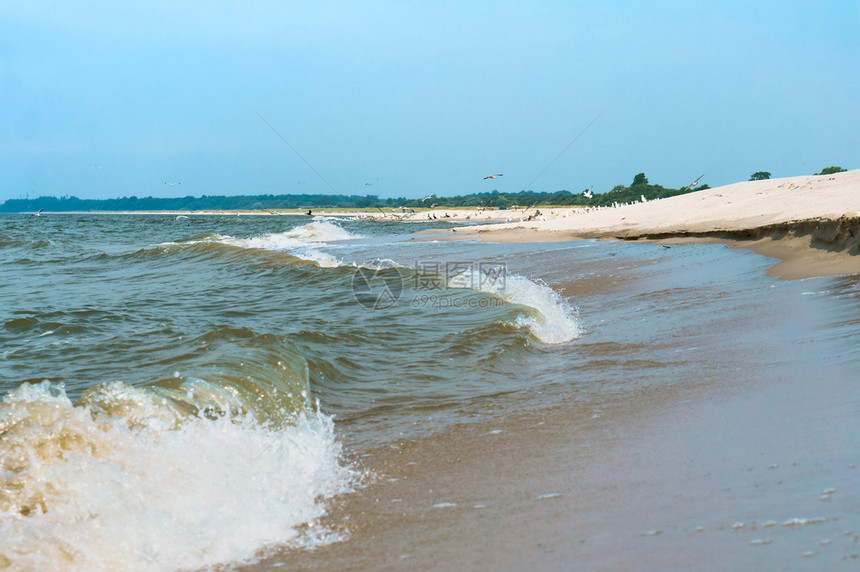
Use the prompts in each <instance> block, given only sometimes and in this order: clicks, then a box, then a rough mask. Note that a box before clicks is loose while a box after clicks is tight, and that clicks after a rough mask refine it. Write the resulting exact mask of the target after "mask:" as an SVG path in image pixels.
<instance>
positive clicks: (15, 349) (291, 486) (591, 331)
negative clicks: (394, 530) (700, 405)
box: [0, 213, 860, 570]
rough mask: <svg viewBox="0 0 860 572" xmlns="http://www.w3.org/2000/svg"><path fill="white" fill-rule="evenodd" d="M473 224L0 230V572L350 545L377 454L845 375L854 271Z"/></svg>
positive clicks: (129, 565)
mask: <svg viewBox="0 0 860 572" xmlns="http://www.w3.org/2000/svg"><path fill="white" fill-rule="evenodd" d="M468 224H469V223H462V222H444V221H438V220H437V221H432V222H429V221H428V222H423V223H413V222H399V221H396V220H393V219H391V220H389V221H379V220H367V219H363V220H362V219H358V218H354V217H333V216H313V217H311V216H304V215H302V216H292V215H290V216H287V215H280V216H276V215H272V216H237V215H229V216H228V215H223V216H222V215H207V216H203V215H194V214H189V215H181V216H177V215H161V214H123V215H119V214H117V215H110V214H51V213H42V216H34V215H31V214H7V215H0V395H2V402H0V568H2V567H8V568H9V569H13V570H49V569H50V570H62V569H71V570H121V569H124V570H199V569H208V568H212V567H219V566H222V567H231V566H239V565H244V564H251V563H254V562H259V561H261V560H265V559H266V558H270V557H272V555H274V554H279V553H280V554H283V553H289V552H295V551H309V550H315V549H319V548H321V547H325V546H328V545H332V544H336V543H349V542H350V541H351V539H350V535H351V533H350V528H349V526H333V525H332V523H331V519H328V518H326V517H327V515H329V514H330V513H331V507H332V503H333V502H334V501H335V499H344V498H349V497H351V496H356V495H361V494H362V491H363V490H364V489H365V487H367V486H368V483H371V482H375V479H377V477H378V474H379V470H378V468H377V467H374V466H373V463H372V461H368V460H367V459H366V458H365V457H364V455H365V453H366V452H367V451H371V450H376V449H378V448H380V447H385V446H387V445H388V444H394V443H398V444H402V443H404V442H405V443H409V442H418V441H420V440H422V439H426V438H428V437H429V436H432V435H434V434H440V433H444V432H451V431H457V430H458V428H460V427H468V426H469V425H470V424H473V423H486V422H488V420H489V421H490V422H492V423H494V424H495V425H494V426H496V427H498V428H499V429H498V430H499V431H503V430H506V425H505V423H506V420H507V419H508V418H509V416H510V415H511V411H512V410H515V411H516V412H517V414H518V415H523V414H527V413H528V412H537V413H539V412H541V411H543V410H547V409H549V408H553V407H556V406H558V404H559V403H590V402H593V403H603V404H607V403H609V404H611V403H612V401H613V399H618V400H620V399H626V398H627V397H625V396H630V395H633V394H635V395H643V394H647V393H648V392H651V391H658V390H665V389H666V388H680V389H685V388H691V387H699V386H702V385H703V384H708V385H709V387H714V388H718V389H719V390H720V391H726V392H730V393H731V392H737V391H740V390H741V389H742V387H743V386H744V384H746V383H751V382H752V381H751V380H754V382H755V383H762V382H763V380H765V381H768V380H769V382H772V383H779V382H780V380H781V379H783V378H793V379H799V378H800V377H801V376H802V377H804V378H806V377H812V378H814V377H815V376H816V375H817V372H822V371H825V370H826V371H827V372H828V373H827V375H828V376H831V377H832V376H836V377H839V378H841V379H844V380H848V379H855V378H856V376H857V373H858V372H860V346H858V345H857V343H856V340H857V339H860V338H858V334H860V311H858V310H860V279H858V277H857V276H853V277H852V276H847V277H830V278H813V279H808V280H793V281H789V280H780V279H778V278H776V277H772V276H769V275H768V274H767V269H768V268H769V267H770V266H771V265H772V264H773V263H774V260H772V259H768V258H765V257H763V256H760V255H757V254H754V253H752V252H750V251H747V250H743V249H732V248H727V247H726V246H724V245H721V244H697V245H677V244H673V245H669V244H657V243H653V242H624V241H621V242H618V241H598V240H571V241H559V242H547V243H494V242H489V241H483V242H482V241H476V240H451V239H452V238H454V237H456V233H452V230H455V229H459V228H463V227H464V226H466V225H468ZM852 399H854V397H852ZM852 403H854V402H853V401H852ZM596 415H597V416H599V411H598V412H597V414H596ZM855 437H856V435H855ZM348 516H349V515H346V517H348Z"/></svg>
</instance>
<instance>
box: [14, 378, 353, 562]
mask: <svg viewBox="0 0 860 572" xmlns="http://www.w3.org/2000/svg"><path fill="white" fill-rule="evenodd" d="M124 388H125V389H124V390H123V392H124V393H126V394H127V395H125V396H124V398H123V399H124V400H125V401H124V409H123V411H124V412H125V414H123V415H115V416H109V415H106V414H104V412H102V413H98V412H97V408H93V407H91V406H83V405H73V404H72V402H71V401H70V400H69V398H68V397H67V396H66V394H65V393H64V391H63V390H62V388H61V387H58V386H51V385H50V384H49V383H48V382H43V383H42V384H39V385H30V384H23V385H22V386H21V387H20V388H18V389H16V390H14V391H12V392H10V393H9V394H7V395H6V397H5V398H4V399H3V402H2V403H0V434H3V437H4V438H3V441H2V442H0V485H2V486H0V567H4V568H5V567H6V566H9V567H10V568H11V569H19V570H58V569H76V570H175V569H200V568H205V567H209V566H213V565H216V564H218V563H228V562H237V561H248V560H253V559H255V558H257V557H259V556H261V555H263V554H265V552H266V549H267V548H269V549H270V548H272V547H273V546H275V545H279V544H283V543H285V542H287V541H290V540H292V541H294V542H299V543H301V544H302V545H306V544H311V545H312V544H314V543H320V542H330V541H332V540H333V539H336V537H333V533H332V532H331V531H326V530H325V529H321V527H320V526H319V525H317V524H316V523H317V522H318V519H319V517H320V516H322V515H323V514H324V512H325V506H324V499H325V498H328V497H330V496H332V495H334V494H338V493H341V492H345V491H347V490H349V487H350V483H351V479H352V476H351V473H350V471H349V469H348V468H345V467H343V466H342V465H341V464H340V463H339V455H340V450H339V445H338V444H337V442H336V441H335V438H334V431H333V426H332V423H331V420H330V419H328V418H327V417H325V416H323V415H322V414H319V413H310V414H308V415H306V416H305V415H303V416H300V417H299V420H298V421H297V423H296V424H295V425H293V426H289V427H287V428H285V429H282V430H278V431H275V430H269V429H265V428H263V427H261V426H259V425H258V424H257V423H256V422H254V421H252V420H249V419H244V418H243V419H235V418H234V419H229V418H222V419H219V420H210V419H202V418H197V417H191V418H189V419H185V420H184V421H182V422H181V423H178V424H177V423H176V419H175V417H174V416H173V415H172V414H171V413H170V412H169V411H165V410H164V408H163V407H159V403H158V400H157V399H154V398H153V396H152V395H151V394H150V393H148V392H144V391H143V390H140V389H136V388H132V387H130V386H124ZM304 524H307V525H309V528H308V529H307V531H306V532H305V533H303V534H302V535H301V537H299V533H298V532H297V531H296V527H298V526H301V525H304Z"/></svg>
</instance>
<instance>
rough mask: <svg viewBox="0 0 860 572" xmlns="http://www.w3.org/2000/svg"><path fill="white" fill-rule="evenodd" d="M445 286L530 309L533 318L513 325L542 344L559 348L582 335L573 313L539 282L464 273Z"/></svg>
mask: <svg viewBox="0 0 860 572" xmlns="http://www.w3.org/2000/svg"><path fill="white" fill-rule="evenodd" d="M449 285H450V286H452V287H455V288H456V287H470V288H473V289H475V290H478V291H481V292H486V293H488V294H493V295H495V296H498V297H499V298H502V299H503V300H504V301H505V302H510V303H513V304H519V305H522V306H528V307H530V308H533V309H534V310H536V312H537V314H536V315H530V314H529V315H527V314H521V315H519V316H518V317H517V319H516V322H515V324H516V325H517V326H519V327H526V328H528V329H529V330H530V331H531V333H532V334H533V335H534V336H535V337H536V338H537V339H539V340H540V341H542V342H543V343H545V344H563V343H565V342H569V341H571V340H575V339H576V338H578V337H579V336H580V335H581V334H582V329H581V328H580V326H579V319H578V318H577V312H576V309H575V308H574V307H573V306H571V305H570V304H569V303H568V301H567V300H566V299H565V298H564V297H563V296H561V295H560V294H559V293H558V292H556V291H555V290H553V289H552V288H550V287H549V286H547V285H546V284H544V283H543V282H541V281H532V280H529V279H528V278H526V277H525V276H519V275H517V274H508V275H506V276H504V277H501V278H498V279H495V280H491V279H487V277H480V276H472V275H471V274H470V273H469V272H464V273H462V274H459V275H457V276H454V277H452V278H450V279H449Z"/></svg>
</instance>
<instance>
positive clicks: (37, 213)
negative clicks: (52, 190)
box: [33, 209, 45, 216]
mask: <svg viewBox="0 0 860 572" xmlns="http://www.w3.org/2000/svg"><path fill="white" fill-rule="evenodd" d="M44 210H45V209H39V212H35V213H33V216H42V211H44Z"/></svg>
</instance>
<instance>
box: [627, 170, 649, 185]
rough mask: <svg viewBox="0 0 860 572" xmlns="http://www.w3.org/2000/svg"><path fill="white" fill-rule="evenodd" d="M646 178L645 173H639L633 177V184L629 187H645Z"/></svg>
mask: <svg viewBox="0 0 860 572" xmlns="http://www.w3.org/2000/svg"><path fill="white" fill-rule="evenodd" d="M647 184H648V177H646V176H645V173H639V174H637V175H636V176H635V177H633V184H632V185H630V186H631V187H635V186H636V185H647Z"/></svg>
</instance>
